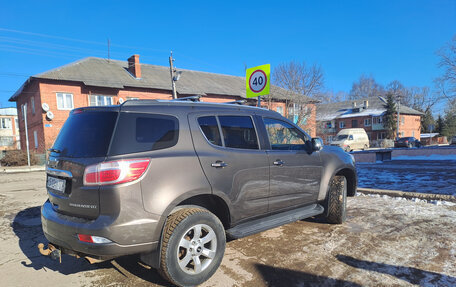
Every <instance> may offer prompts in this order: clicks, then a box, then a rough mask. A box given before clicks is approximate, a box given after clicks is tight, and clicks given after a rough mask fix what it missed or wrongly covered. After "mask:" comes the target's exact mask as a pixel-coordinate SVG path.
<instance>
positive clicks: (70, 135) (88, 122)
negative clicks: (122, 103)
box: [53, 111, 118, 157]
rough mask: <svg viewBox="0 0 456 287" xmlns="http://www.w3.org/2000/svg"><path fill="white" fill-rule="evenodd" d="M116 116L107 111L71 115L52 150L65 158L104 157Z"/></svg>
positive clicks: (114, 113)
mask: <svg viewBox="0 0 456 287" xmlns="http://www.w3.org/2000/svg"><path fill="white" fill-rule="evenodd" d="M117 114H118V113H117V112H108V111H106V112H105V111H103V112H100V111H96V112H91V111H84V112H81V113H71V114H70V116H69V117H68V119H67V120H66V122H65V124H64V125H63V127H62V129H61V130H60V133H59V135H58V136H57V139H56V140H55V142H54V146H53V149H56V150H59V151H60V153H59V155H61V156H66V157H101V156H106V154H107V151H108V147H109V142H110V141H111V135H112V131H113V130H114V125H115V123H116V118H117Z"/></svg>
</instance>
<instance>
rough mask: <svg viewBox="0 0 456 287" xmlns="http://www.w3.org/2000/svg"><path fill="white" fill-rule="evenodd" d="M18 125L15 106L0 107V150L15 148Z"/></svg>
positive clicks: (17, 143) (17, 144) (17, 140)
mask: <svg viewBox="0 0 456 287" xmlns="http://www.w3.org/2000/svg"><path fill="white" fill-rule="evenodd" d="M19 146H20V144H19V127H18V120H17V109H16V108H0V151H4V150H11V149H17V148H18V147H19Z"/></svg>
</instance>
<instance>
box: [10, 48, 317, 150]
mask: <svg viewBox="0 0 456 287" xmlns="http://www.w3.org/2000/svg"><path fill="white" fill-rule="evenodd" d="M179 72H181V76H180V79H179V80H178V81H177V82H176V90H177V95H178V98H179V97H187V96H194V95H200V96H201V101H204V102H230V101H234V100H247V101H248V104H251V105H255V104H256V101H257V100H256V99H246V97H245V94H246V93H245V78H244V77H237V76H229V75H222V74H214V73H207V72H199V71H191V70H182V69H179ZM171 98H172V91H171V78H170V71H169V68H168V67H164V66H157V65H150V64H141V63H140V62H139V55H133V56H131V57H130V58H129V59H128V61H118V60H107V59H102V58H94V57H89V58H84V59H82V60H79V61H76V62H73V63H70V64H68V65H65V66H62V67H59V68H56V69H53V70H50V71H47V72H44V73H41V74H38V75H35V76H31V77H30V78H29V79H28V80H27V81H26V82H25V83H24V84H23V85H22V86H21V87H20V88H19V90H18V91H17V92H16V93H15V94H14V95H13V96H12V97H11V98H10V99H9V100H10V101H13V102H16V107H17V111H18V114H19V128H20V139H21V148H22V149H25V125H24V117H23V111H24V110H25V109H26V113H27V126H28V134H29V147H30V149H31V150H34V151H35V152H37V153H44V152H45V150H46V149H49V148H50V147H51V146H52V144H53V142H54V140H55V138H56V137H57V135H58V133H59V131H60V129H61V127H62V125H63V123H64V122H65V120H66V119H67V117H68V115H69V112H70V111H71V110H72V109H73V108H78V107H84V106H99V105H115V104H119V103H121V102H123V101H125V100H136V99H171ZM315 103H316V102H315V101H312V100H311V99H308V103H307V104H306V106H305V107H294V108H290V106H292V105H290V93H289V91H286V90H284V89H281V88H279V87H276V86H271V95H270V96H269V97H268V100H265V101H262V106H263V107H266V108H270V109H273V110H275V111H277V112H279V113H281V114H282V115H284V116H288V117H289V118H291V119H294V118H295V116H294V113H296V112H297V110H299V109H306V110H307V111H308V116H307V117H305V121H303V122H302V123H301V124H302V125H301V126H302V127H303V129H305V130H306V131H307V132H309V134H310V135H311V136H315V135H316V124H315V119H316V107H315ZM47 110H49V111H50V113H49V112H47Z"/></svg>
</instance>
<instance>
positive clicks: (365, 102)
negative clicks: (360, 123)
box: [364, 100, 369, 110]
mask: <svg viewBox="0 0 456 287" xmlns="http://www.w3.org/2000/svg"><path fill="white" fill-rule="evenodd" d="M368 107H369V101H368V100H364V109H366V110H367V108H368Z"/></svg>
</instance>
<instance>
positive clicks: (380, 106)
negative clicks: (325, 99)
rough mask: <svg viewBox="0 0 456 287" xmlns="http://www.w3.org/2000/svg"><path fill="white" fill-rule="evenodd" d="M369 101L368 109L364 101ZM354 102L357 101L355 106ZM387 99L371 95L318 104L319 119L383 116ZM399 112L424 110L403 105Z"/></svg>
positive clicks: (409, 113)
mask: <svg viewBox="0 0 456 287" xmlns="http://www.w3.org/2000/svg"><path fill="white" fill-rule="evenodd" d="M365 101H367V109H365V108H364V102H365ZM353 103H356V107H354V105H353ZM385 106H386V99H385V98H383V97H369V98H364V99H358V100H350V101H344V102H337V103H330V104H322V105H317V121H330V120H333V119H337V118H353V117H360V116H381V115H383V114H384V113H385V112H386V108H385ZM399 113H401V114H406V115H423V113H422V112H420V111H417V110H414V109H412V108H410V107H407V106H404V105H401V106H400V108H399Z"/></svg>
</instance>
